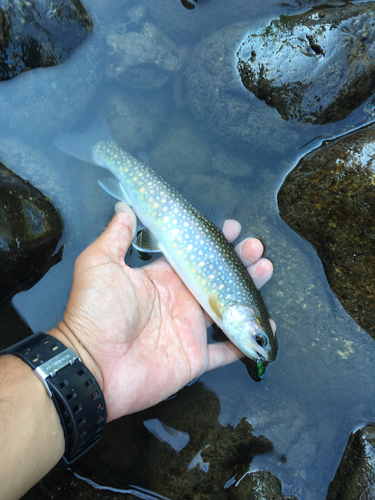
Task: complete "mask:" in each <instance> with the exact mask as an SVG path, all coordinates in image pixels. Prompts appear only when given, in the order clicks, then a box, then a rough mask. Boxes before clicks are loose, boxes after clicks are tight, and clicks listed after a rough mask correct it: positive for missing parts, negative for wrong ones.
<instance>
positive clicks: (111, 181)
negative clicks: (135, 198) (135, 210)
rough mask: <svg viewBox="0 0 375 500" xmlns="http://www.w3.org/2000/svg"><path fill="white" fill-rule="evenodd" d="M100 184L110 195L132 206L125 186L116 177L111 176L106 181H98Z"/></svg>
mask: <svg viewBox="0 0 375 500" xmlns="http://www.w3.org/2000/svg"><path fill="white" fill-rule="evenodd" d="M98 184H99V186H100V187H101V188H102V189H104V191H105V192H106V193H108V194H109V195H111V196H113V197H114V198H116V199H117V200H120V201H124V202H125V203H127V204H128V205H130V202H129V198H128V195H127V194H126V191H125V189H124V186H123V185H122V184H121V182H119V181H118V180H117V179H116V178H115V177H112V176H111V177H105V178H104V179H98Z"/></svg>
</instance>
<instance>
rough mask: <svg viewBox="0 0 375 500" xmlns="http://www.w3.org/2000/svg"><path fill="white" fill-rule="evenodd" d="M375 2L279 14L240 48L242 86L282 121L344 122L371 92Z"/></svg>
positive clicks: (374, 69) (373, 85)
mask: <svg viewBox="0 0 375 500" xmlns="http://www.w3.org/2000/svg"><path fill="white" fill-rule="evenodd" d="M374 14H375V6H374V4H373V3H372V2H371V3H367V4H361V5H340V6H338V7H327V8H320V9H316V10H310V11H308V12H306V13H304V14H299V15H295V16H281V17H280V18H279V19H277V20H274V21H272V22H271V23H270V24H269V25H268V26H266V27H265V28H263V29H262V31H259V32H256V33H255V32H254V33H253V32H250V33H249V34H248V35H247V36H246V37H245V38H244V39H243V41H242V43H241V46H240V48H239V49H238V53H237V57H238V62H237V67H238V70H239V73H240V75H241V80H242V82H243V84H244V86H245V87H246V88H247V89H249V90H251V91H252V92H254V94H255V95H256V96H257V97H258V98H259V99H261V100H263V101H265V102H266V103H267V104H268V105H269V106H272V107H274V108H276V109H277V110H278V112H279V113H280V115H281V116H282V117H283V118H284V119H285V120H289V119H291V118H292V119H297V120H300V121H302V122H311V123H319V124H324V123H329V122H335V121H338V120H342V119H343V118H345V117H346V116H348V114H349V113H351V111H353V110H354V109H356V108H357V107H358V106H359V105H360V104H362V103H363V102H364V101H365V100H366V99H367V98H368V97H370V95H371V94H372V93H373V92H374V90H375V80H374V76H375V44H374V43H373V39H374V36H375V17H374Z"/></svg>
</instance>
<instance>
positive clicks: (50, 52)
mask: <svg viewBox="0 0 375 500" xmlns="http://www.w3.org/2000/svg"><path fill="white" fill-rule="evenodd" d="M91 30H92V24H91V20H90V18H89V16H88V14H87V12H86V10H85V8H84V6H83V5H82V3H81V2H80V0H74V1H67V0H57V1H54V2H50V1H47V0H35V1H34V2H29V1H26V0H22V1H19V2H8V6H7V8H6V9H4V8H0V81H1V80H9V79H10V78H13V77H15V76H17V75H19V74H20V73H22V72H23V71H28V70H30V69H33V68H40V67H46V66H55V65H56V64H58V63H59V62H62V61H63V60H64V59H66V58H67V57H68V56H69V55H70V53H71V52H72V51H73V50H74V49H75V48H76V47H77V46H78V45H79V44H80V43H82V42H83V40H84V39H85V38H86V37H87V35H88V33H89V32H90V31H91Z"/></svg>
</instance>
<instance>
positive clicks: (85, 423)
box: [0, 332, 107, 464]
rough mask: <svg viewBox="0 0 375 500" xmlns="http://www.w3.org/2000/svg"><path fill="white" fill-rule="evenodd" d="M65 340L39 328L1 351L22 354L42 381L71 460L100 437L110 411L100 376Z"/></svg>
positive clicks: (19, 355)
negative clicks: (92, 370)
mask: <svg viewBox="0 0 375 500" xmlns="http://www.w3.org/2000/svg"><path fill="white" fill-rule="evenodd" d="M66 344H67V342H66V341H65V343H63V342H61V341H60V339H59V338H57V337H56V336H53V335H50V334H44V333H41V332H38V333H35V334H33V335H31V336H30V337H27V338H26V339H24V340H22V341H20V342H18V343H17V344H14V345H13V346H10V347H8V348H7V349H5V350H3V351H1V352H0V354H1V355H2V356H4V355H6V354H11V355H15V356H17V357H19V358H21V360H22V361H23V362H24V363H25V364H26V365H28V366H29V367H30V368H32V370H34V377H35V379H37V378H39V384H40V382H41V383H42V384H43V386H44V389H45V392H46V394H48V397H49V398H50V399H51V400H52V402H53V404H54V406H55V408H56V410H57V413H58V415H59V417H60V421H61V426H62V428H63V431H64V439H65V452H64V456H63V458H64V462H65V464H70V463H72V462H74V461H75V460H77V459H78V458H80V457H81V456H82V455H83V454H84V453H86V451H87V450H89V449H90V448H91V447H92V446H94V445H95V444H96V443H97V442H98V441H99V440H100V438H101V435H102V432H103V430H104V427H105V424H106V417H107V412H106V406H105V401H104V398H103V394H102V391H101V389H100V386H99V384H98V382H97V380H96V379H95V377H94V376H93V374H92V373H91V372H90V370H89V369H88V368H87V367H86V366H85V365H84V364H83V363H82V360H81V359H80V357H79V355H78V353H76V352H75V351H74V350H73V349H71V348H70V347H68V346H67V345H66ZM37 381H38V380H37ZM42 384H40V387H41V385H42ZM15 397H16V398H18V397H19V396H18V395H16V396H15Z"/></svg>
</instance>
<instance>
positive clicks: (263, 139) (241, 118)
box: [182, 22, 298, 163]
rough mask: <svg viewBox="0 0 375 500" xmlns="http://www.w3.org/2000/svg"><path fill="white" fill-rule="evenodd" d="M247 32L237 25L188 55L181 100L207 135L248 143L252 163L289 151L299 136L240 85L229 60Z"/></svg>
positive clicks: (204, 41) (208, 40)
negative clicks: (183, 100)
mask: <svg viewBox="0 0 375 500" xmlns="http://www.w3.org/2000/svg"><path fill="white" fill-rule="evenodd" d="M247 29H248V23H243V22H242V23H236V24H233V25H231V26H229V27H226V28H223V29H221V30H219V31H217V32H215V33H214V34H213V35H211V36H210V37H208V38H206V39H204V40H202V41H201V42H200V43H199V44H198V45H197V47H196V49H195V50H194V52H193V53H192V54H191V55H190V59H189V64H188V66H187V68H186V71H185V75H184V80H183V88H184V93H182V94H183V96H184V98H185V101H186V103H187V104H188V106H189V107H190V109H191V111H192V113H193V115H194V116H195V118H196V119H197V120H198V122H201V123H202V126H203V127H204V129H205V132H206V133H207V134H211V135H213V136H214V137H215V139H216V138H217V137H218V138H219V139H220V140H221V141H223V142H224V143H229V144H230V145H231V146H234V147H237V146H238V147H240V148H243V147H244V144H245V145H246V144H249V143H251V147H252V163H255V162H256V161H257V159H258V158H257V156H259V159H260V161H262V160H263V159H264V155H267V154H268V153H269V154H271V151H272V154H273V156H275V154H277V153H278V152H285V150H287V149H288V148H290V147H293V143H295V141H296V140H297V137H298V134H297V132H296V130H295V129H294V130H291V128H290V127H289V126H288V125H285V121H284V120H282V119H281V118H280V117H277V116H275V111H274V110H273V109H271V108H269V107H267V106H265V105H264V103H262V102H260V101H259V100H258V99H256V97H255V96H254V95H253V94H252V93H250V92H248V91H247V90H246V89H245V88H244V87H243V85H242V83H241V80H240V78H239V74H238V71H237V70H236V67H235V65H234V63H233V59H234V57H235V54H236V52H237V50H238V46H239V44H240V42H241V39H242V38H243V33H244V31H245V30H247ZM286 137H287V140H286ZM270 141H272V144H273V147H272V148H270V147H269V144H270Z"/></svg>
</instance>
